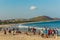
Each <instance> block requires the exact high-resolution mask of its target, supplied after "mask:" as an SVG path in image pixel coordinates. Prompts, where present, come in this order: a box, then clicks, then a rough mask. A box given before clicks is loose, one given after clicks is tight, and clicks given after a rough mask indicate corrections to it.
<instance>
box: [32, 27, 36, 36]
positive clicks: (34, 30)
mask: <svg viewBox="0 0 60 40" xmlns="http://www.w3.org/2000/svg"><path fill="white" fill-rule="evenodd" d="M32 32H33V34H34V35H35V34H36V29H35V28H34V27H33V28H32Z"/></svg>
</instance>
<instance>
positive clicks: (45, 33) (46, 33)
mask: <svg viewBox="0 0 60 40" xmlns="http://www.w3.org/2000/svg"><path fill="white" fill-rule="evenodd" d="M57 35H58V30H57V29H56V28H55V29H51V28H49V29H48V28H45V30H44V31H43V35H42V36H43V37H46V38H48V37H56V36H57Z"/></svg>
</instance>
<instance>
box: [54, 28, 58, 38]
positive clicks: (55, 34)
mask: <svg viewBox="0 0 60 40" xmlns="http://www.w3.org/2000/svg"><path fill="white" fill-rule="evenodd" d="M57 35H58V30H57V29H56V28H55V29H53V36H54V38H56V37H57Z"/></svg>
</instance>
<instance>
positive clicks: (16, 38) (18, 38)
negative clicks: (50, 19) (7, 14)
mask: <svg viewBox="0 0 60 40" xmlns="http://www.w3.org/2000/svg"><path fill="white" fill-rule="evenodd" d="M13 25H15V24H6V25H0V27H9V26H13ZM29 34H30V33H29ZM0 40H60V36H58V37H55V38H54V37H51V38H43V37H41V36H40V35H33V34H32V35H26V34H25V33H24V32H23V33H21V34H17V35H13V34H9V33H7V34H6V35H5V34H4V32H3V31H0Z"/></svg>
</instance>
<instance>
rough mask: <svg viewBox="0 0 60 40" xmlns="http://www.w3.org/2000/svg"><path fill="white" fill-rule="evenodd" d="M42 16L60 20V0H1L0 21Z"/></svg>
mask: <svg viewBox="0 0 60 40" xmlns="http://www.w3.org/2000/svg"><path fill="white" fill-rule="evenodd" d="M42 15H46V16H50V17H58V18H60V0H0V19H11V18H32V17H35V16H42Z"/></svg>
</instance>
